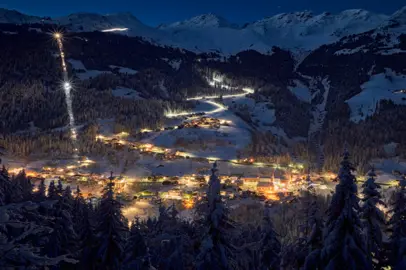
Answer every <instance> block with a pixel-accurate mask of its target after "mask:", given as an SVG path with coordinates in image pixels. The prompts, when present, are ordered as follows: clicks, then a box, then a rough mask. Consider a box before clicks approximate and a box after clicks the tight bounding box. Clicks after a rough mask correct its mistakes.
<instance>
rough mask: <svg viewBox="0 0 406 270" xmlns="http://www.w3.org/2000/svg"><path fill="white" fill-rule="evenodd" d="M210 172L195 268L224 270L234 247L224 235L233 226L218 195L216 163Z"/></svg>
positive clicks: (228, 265) (218, 185)
mask: <svg viewBox="0 0 406 270" xmlns="http://www.w3.org/2000/svg"><path fill="white" fill-rule="evenodd" d="M211 171H212V174H211V176H210V180H209V187H208V189H207V216H206V226H205V232H204V238H203V240H202V242H201V246H200V252H199V254H198V255H197V262H196V264H197V269H199V270H204V269H212V270H226V269H230V261H229V257H230V255H231V254H233V253H234V251H235V249H234V248H233V247H232V245H231V244H230V243H229V242H228V241H227V239H226V236H227V235H229V234H230V231H231V230H232V229H233V228H234V224H233V222H232V221H231V220H230V219H229V218H228V215H227V209H226V208H225V206H224V204H223V202H222V201H221V196H220V187H221V184H220V180H219V178H218V176H217V163H214V164H213V168H212V170H211Z"/></svg>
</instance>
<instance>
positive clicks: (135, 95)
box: [112, 87, 143, 99]
mask: <svg viewBox="0 0 406 270" xmlns="http://www.w3.org/2000/svg"><path fill="white" fill-rule="evenodd" d="M112 93H113V96H115V97H122V98H130V99H143V98H142V97H140V93H139V92H137V91H136V90H134V89H131V88H125V87H118V88H116V89H113V90H112Z"/></svg>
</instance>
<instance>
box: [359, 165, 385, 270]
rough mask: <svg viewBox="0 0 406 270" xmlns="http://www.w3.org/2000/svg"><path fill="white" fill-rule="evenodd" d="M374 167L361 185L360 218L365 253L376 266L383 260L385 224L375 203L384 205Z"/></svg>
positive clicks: (381, 213)
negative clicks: (383, 228) (376, 181)
mask: <svg viewBox="0 0 406 270" xmlns="http://www.w3.org/2000/svg"><path fill="white" fill-rule="evenodd" d="M375 178H376V174H375V169H374V168H372V169H371V170H370V171H369V173H368V179H367V180H366V181H365V183H364V184H363V185H362V187H363V190H362V194H363V198H362V206H361V213H360V214H361V219H362V221H363V225H364V230H365V233H366V235H365V236H366V243H367V255H368V256H369V260H373V263H374V265H375V267H376V268H378V269H380V267H379V265H380V264H382V262H383V257H382V248H383V247H382V245H383V243H382V231H381V229H382V227H384V225H385V215H384V214H383V212H382V211H381V210H379V208H378V207H377V205H379V204H380V205H383V206H385V203H384V202H383V201H382V200H381V194H380V192H379V189H380V188H381V186H380V185H379V184H377V183H375Z"/></svg>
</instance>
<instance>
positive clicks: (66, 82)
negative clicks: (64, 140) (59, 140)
mask: <svg viewBox="0 0 406 270" xmlns="http://www.w3.org/2000/svg"><path fill="white" fill-rule="evenodd" d="M53 37H54V38H55V40H56V42H57V44H58V49H59V54H60V56H61V65H62V79H63V82H62V88H63V91H64V92H65V101H66V107H67V109H68V115H69V130H70V137H71V139H72V143H73V146H74V148H73V151H74V152H75V153H76V152H77V151H78V148H77V132H76V128H75V116H74V114H73V109H72V95H71V91H72V88H73V87H72V83H71V82H70V81H69V76H68V70H67V68H66V61H65V53H64V50H63V43H62V40H63V35H62V33H59V32H56V33H54V34H53ZM75 155H76V154H75Z"/></svg>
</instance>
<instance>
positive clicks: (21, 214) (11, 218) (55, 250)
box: [0, 151, 406, 270]
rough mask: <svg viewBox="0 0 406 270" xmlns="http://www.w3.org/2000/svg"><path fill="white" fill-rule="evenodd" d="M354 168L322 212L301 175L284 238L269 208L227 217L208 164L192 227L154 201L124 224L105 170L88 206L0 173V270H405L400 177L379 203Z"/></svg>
mask: <svg viewBox="0 0 406 270" xmlns="http://www.w3.org/2000/svg"><path fill="white" fill-rule="evenodd" d="M353 170H354V168H353V167H352V164H351V162H350V156H349V153H348V152H347V151H345V152H344V154H343V158H342V161H341V163H340V169H339V171H338V178H339V182H338V184H337V186H336V189H335V192H334V193H333V194H332V197H331V200H329V201H328V205H326V208H327V210H326V211H322V208H323V205H322V204H323V203H320V198H318V195H317V194H316V192H315V190H314V188H313V185H312V180H311V179H310V176H309V177H308V178H307V180H306V181H307V183H308V188H307V189H305V190H304V191H303V192H302V196H301V197H300V199H299V202H297V203H296V205H299V207H296V208H295V209H294V210H292V209H291V210H292V211H296V212H297V214H298V216H300V218H298V219H299V220H300V222H298V223H296V225H297V227H298V228H295V230H297V231H298V232H299V233H298V234H297V236H296V237H295V238H294V239H290V240H289V241H286V235H287V234H285V235H281V234H280V233H278V232H277V231H276V229H275V226H274V222H275V219H274V217H273V215H274V213H276V211H275V209H274V208H275V207H278V206H273V207H264V208H263V209H262V210H261V213H260V215H261V216H260V217H257V218H259V220H261V221H260V222H259V223H258V226H251V227H247V226H244V224H241V223H240V222H238V221H236V220H234V219H233V217H232V215H231V209H229V207H227V201H226V200H224V198H222V196H221V195H220V190H221V184H220V180H219V177H218V169H217V165H216V163H214V164H213V167H212V169H211V176H210V179H209V182H208V186H207V192H206V197H205V198H204V199H203V200H202V201H201V202H200V203H199V204H198V205H197V206H196V207H195V208H196V209H195V218H194V220H193V221H185V220H182V219H180V218H179V216H178V211H177V209H176V207H175V206H174V205H172V206H170V207H165V206H163V205H161V207H160V208H159V215H158V216H157V217H156V218H148V219H147V220H140V219H138V218H135V219H134V220H126V218H125V217H124V216H123V214H122V211H121V207H122V205H121V203H120V202H119V201H118V200H117V199H116V196H115V194H114V191H113V190H114V182H113V179H114V177H113V174H112V175H111V177H110V181H108V183H107V184H106V186H105V188H104V191H103V195H102V198H101V200H100V202H98V203H92V202H90V201H87V200H86V199H84V197H83V196H82V193H81V190H80V187H77V189H76V190H71V189H70V187H69V186H66V187H63V185H62V183H61V182H57V183H55V182H54V181H52V182H51V183H50V184H49V186H46V185H45V184H44V181H42V182H41V183H40V184H39V185H38V186H36V187H33V185H32V184H31V182H30V178H29V177H27V176H26V175H25V172H24V171H22V172H20V173H19V174H18V175H9V173H8V171H7V168H5V167H3V169H2V170H1V172H0V269H110V270H112V269H174V270H175V269H176V270H181V269H222V270H224V269H258V270H265V269H267V270H270V269H272V270H276V269H354V270H355V269H362V270H364V269H405V267H406V179H404V178H402V179H401V180H400V181H399V183H398V186H397V187H396V188H395V189H394V190H393V192H392V193H391V196H390V199H389V203H388V205H386V203H385V202H384V200H383V199H382V194H381V187H380V185H379V184H377V183H376V182H375V178H376V174H375V171H374V169H373V168H372V169H371V170H370V172H369V173H368V175H367V176H366V181H365V182H364V183H363V184H362V186H361V188H360V190H358V188H357V183H356V179H355V177H354V175H353V173H352V172H353ZM33 190H35V192H33ZM252 218H254V217H252ZM278 218H279V217H278ZM287 225H288V224H284V226H287ZM282 238H283V239H282Z"/></svg>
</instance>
